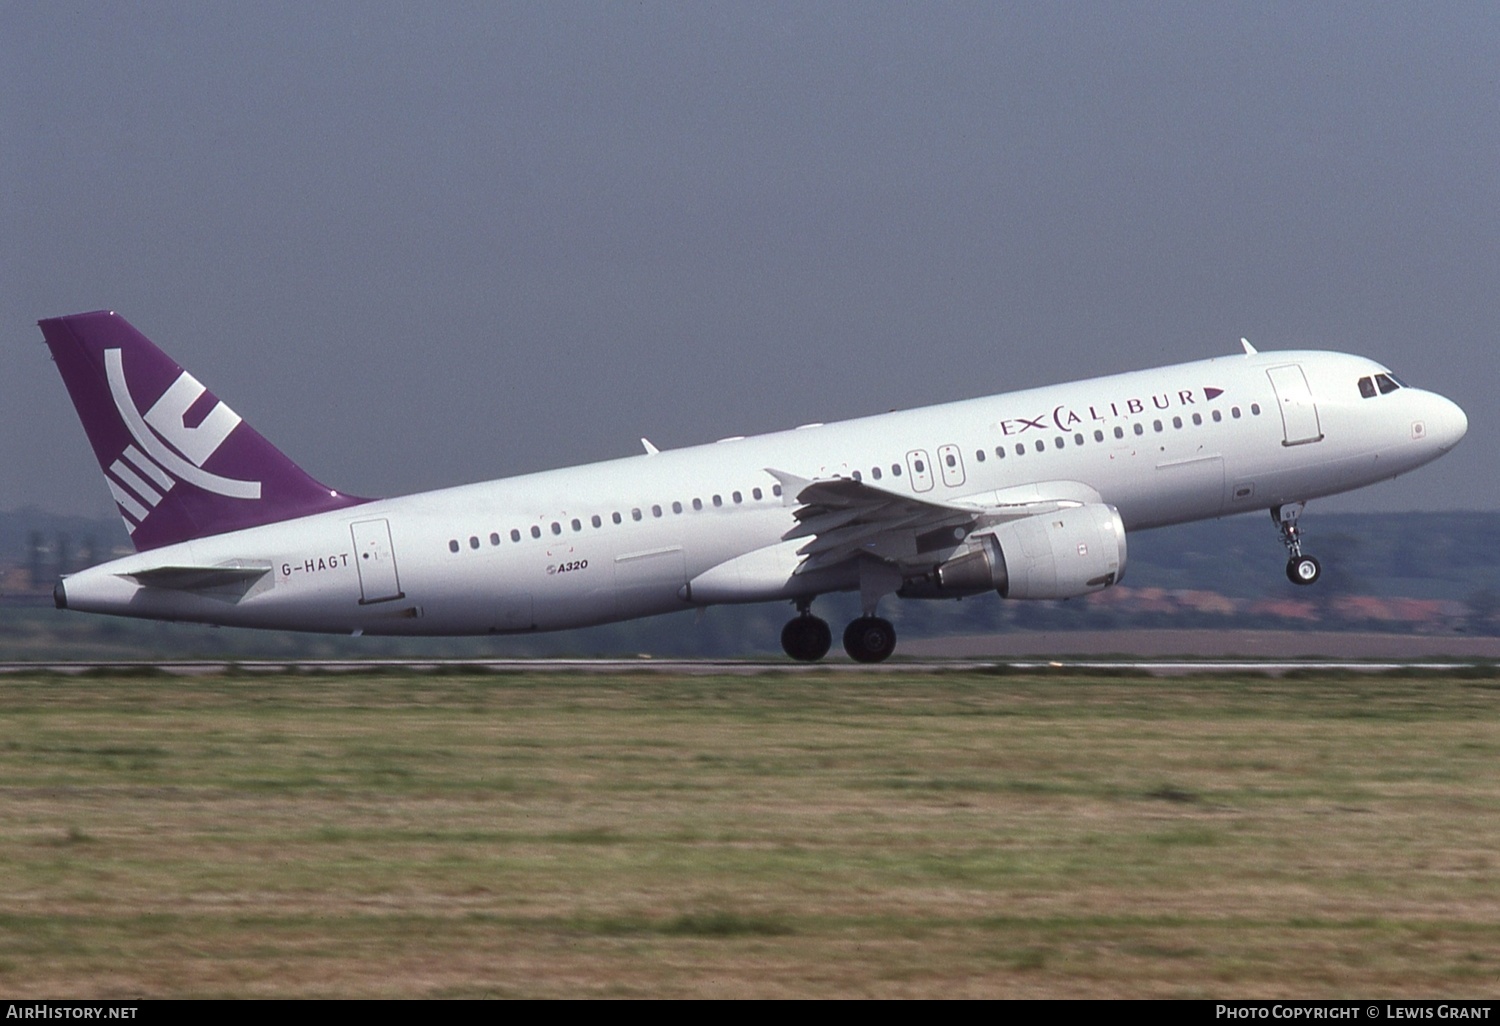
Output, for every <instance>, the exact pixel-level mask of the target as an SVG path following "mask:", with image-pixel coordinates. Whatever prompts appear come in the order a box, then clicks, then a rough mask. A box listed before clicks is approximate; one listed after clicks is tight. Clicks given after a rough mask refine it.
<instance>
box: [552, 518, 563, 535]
mask: <svg viewBox="0 0 1500 1026" xmlns="http://www.w3.org/2000/svg"><path fill="white" fill-rule="evenodd" d="M552 533H553V534H562V524H559V523H558V522H557V521H556V520H554V521H552Z"/></svg>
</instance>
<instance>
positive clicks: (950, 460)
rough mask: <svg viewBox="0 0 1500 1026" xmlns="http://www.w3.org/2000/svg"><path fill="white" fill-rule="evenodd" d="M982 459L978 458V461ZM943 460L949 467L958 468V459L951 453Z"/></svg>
mask: <svg viewBox="0 0 1500 1026" xmlns="http://www.w3.org/2000/svg"><path fill="white" fill-rule="evenodd" d="M983 458H984V457H982V456H981V457H980V459H983ZM943 460H944V461H945V462H946V463H947V464H948V466H950V467H956V466H958V458H957V457H956V456H954V455H953V454H952V453H951V452H950V453H949V454H948V455H946V456H944V457H943Z"/></svg>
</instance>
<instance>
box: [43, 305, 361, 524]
mask: <svg viewBox="0 0 1500 1026" xmlns="http://www.w3.org/2000/svg"><path fill="white" fill-rule="evenodd" d="M39 324H40V327H41V329H42V335H43V336H44V337H45V338H46V340H47V346H48V348H49V349H51V350H52V358H53V359H54V360H55V361H56V362H57V369H58V370H59V371H60V372H61V373H62V377H63V383H64V384H65V385H67V387H68V394H69V395H70V396H72V398H73V405H74V406H75V407H77V408H78V416H79V417H80V418H81V419H82V420H83V428H84V430H85V431H86V432H87V433H88V436H89V442H90V443H92V445H93V447H94V455H95V456H96V457H97V458H98V460H99V466H100V467H101V468H102V469H103V470H104V477H105V479H106V480H107V481H108V482H109V490H110V492H111V493H113V495H114V497H115V502H116V503H117V504H118V505H119V508H120V515H121V516H122V517H124V518H125V528H126V530H128V531H129V532H130V537H131V540H132V541H133V542H134V543H135V547H136V549H137V550H142V551H143V550H145V549H154V548H158V547H159V546H162V545H170V544H172V543H173V542H180V541H188V540H190V539H192V538H201V537H204V536H205V535H210V534H222V533H224V532H225V531H235V530H239V529H240V528H243V527H256V526H259V525H260V524H270V523H275V522H277V521H279V520H290V519H292V518H293V517H301V516H307V515H308V514H310V513H321V512H324V511H325V510H331V509H342V508H343V507H345V506H353V505H357V504H358V503H361V502H366V501H368V500H366V499H358V498H355V497H353V496H350V495H343V494H341V493H339V492H336V491H333V490H332V489H330V488H326V487H324V486H323V485H321V484H319V483H318V482H316V481H314V480H313V479H312V478H310V477H308V476H307V473H306V472H305V471H303V469H302V468H301V467H299V466H297V464H295V463H293V462H292V461H291V460H289V459H287V458H286V456H285V455H283V454H282V452H281V450H279V449H277V448H276V447H275V446H274V445H272V444H271V443H270V442H268V441H266V440H265V439H264V438H262V437H261V436H260V434H259V433H258V432H256V430H255V429H254V428H252V427H251V426H250V425H249V424H246V423H244V422H242V421H241V420H240V417H239V415H238V414H237V413H235V412H234V411H233V410H231V409H230V408H229V407H228V406H225V405H224V404H223V403H221V402H220V401H219V400H218V399H217V398H216V397H215V396H214V394H213V393H212V392H210V391H208V390H207V389H206V388H204V387H203V386H202V385H200V384H199V383H198V380H197V379H196V378H194V377H193V376H192V375H191V374H189V373H188V372H187V371H185V370H183V369H182V368H181V367H179V366H178V365H177V364H176V363H174V362H173V361H172V359H171V358H170V357H168V356H167V355H166V354H165V353H163V352H162V351H161V350H160V349H158V348H156V346H155V345H153V344H152V343H151V340H150V339H148V338H146V336H145V335H142V334H141V333H140V332H138V331H136V330H135V329H134V328H132V327H131V326H130V325H129V324H127V323H126V321H125V318H123V317H121V316H120V315H119V314H116V313H113V312H111V311H107V310H101V311H98V312H96V313H85V314H74V315H72V316H69V317H54V318H51V319H49V320H45V321H41V322H39Z"/></svg>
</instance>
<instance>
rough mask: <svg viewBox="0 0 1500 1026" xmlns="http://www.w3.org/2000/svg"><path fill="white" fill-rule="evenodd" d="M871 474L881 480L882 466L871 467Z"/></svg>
mask: <svg viewBox="0 0 1500 1026" xmlns="http://www.w3.org/2000/svg"><path fill="white" fill-rule="evenodd" d="M870 476H871V477H873V478H874V479H875V480H877V481H879V480H880V468H879V467H871V468H870Z"/></svg>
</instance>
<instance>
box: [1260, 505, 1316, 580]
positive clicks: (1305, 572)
mask: <svg viewBox="0 0 1500 1026" xmlns="http://www.w3.org/2000/svg"><path fill="white" fill-rule="evenodd" d="M1306 506H1307V503H1305V502H1299V503H1296V504H1294V505H1291V506H1276V507H1273V508H1272V510H1271V519H1272V520H1274V521H1276V526H1277V527H1278V528H1280V529H1281V543H1282V544H1283V545H1285V546H1286V551H1287V554H1288V556H1289V557H1290V558H1289V559H1287V561H1286V579H1287V580H1289V581H1291V582H1292V583H1293V584H1304V585H1306V584H1314V583H1316V582H1317V580H1318V578H1319V577H1322V576H1323V564H1321V563H1319V562H1318V561H1317V560H1316V559H1314V558H1313V557H1312V556H1304V555H1303V554H1302V529H1301V528H1299V527H1298V526H1297V518H1298V517H1300V516H1301V515H1302V510H1303V509H1304V508H1305V507H1306Z"/></svg>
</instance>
